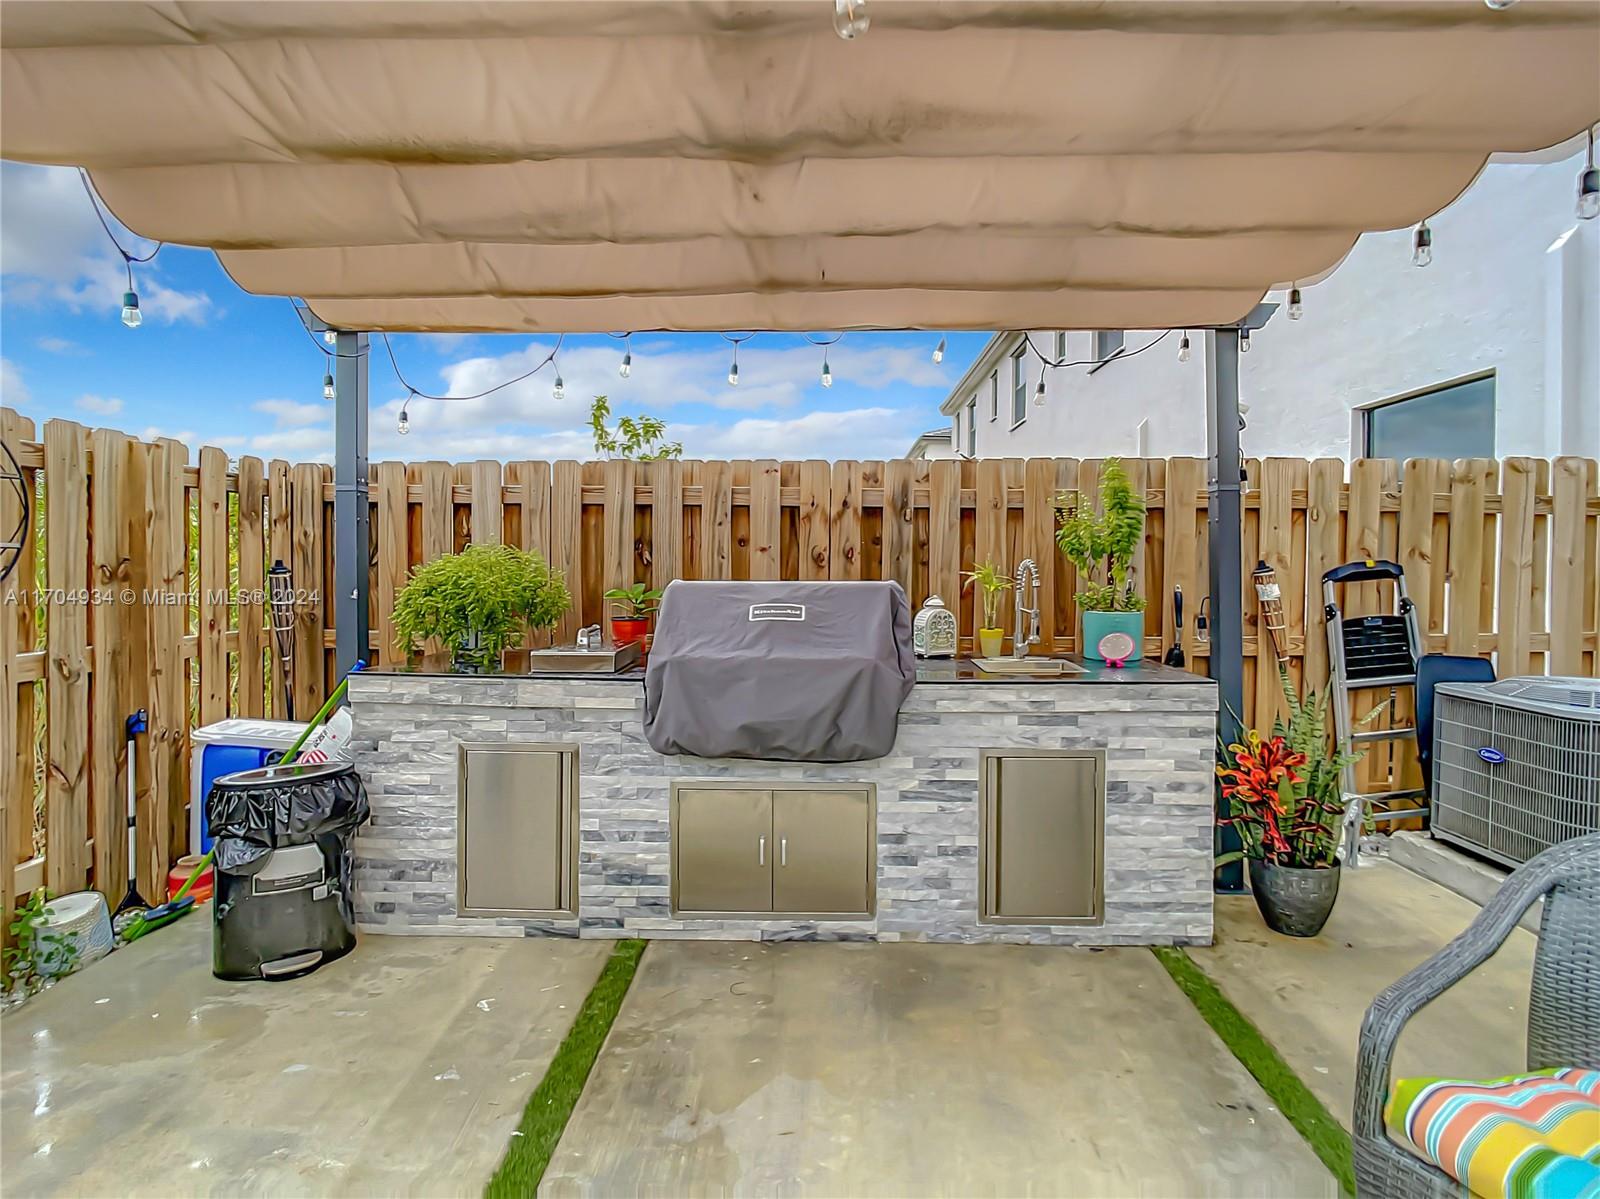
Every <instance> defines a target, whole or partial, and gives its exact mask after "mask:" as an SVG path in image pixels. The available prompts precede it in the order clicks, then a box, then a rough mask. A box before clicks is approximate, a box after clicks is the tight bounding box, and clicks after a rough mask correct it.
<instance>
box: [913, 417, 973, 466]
mask: <svg viewBox="0 0 1600 1199" xmlns="http://www.w3.org/2000/svg"><path fill="white" fill-rule="evenodd" d="M953 436H954V434H953V432H952V431H951V428H950V426H949V425H940V426H939V427H938V428H937V429H929V430H928V431H927V432H926V433H918V434H917V439H916V440H915V441H913V442H912V443H911V448H910V449H909V450H907V451H906V457H907V458H927V459H930V460H932V459H935V458H959V457H960V455H959V454H957V453H956V447H955V444H954V442H953V441H952V438H953Z"/></svg>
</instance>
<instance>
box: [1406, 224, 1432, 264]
mask: <svg viewBox="0 0 1600 1199" xmlns="http://www.w3.org/2000/svg"><path fill="white" fill-rule="evenodd" d="M1432 261H1433V230H1432V229H1430V228H1428V222H1427V221H1423V222H1422V224H1420V225H1418V226H1417V232H1416V234H1415V235H1414V236H1413V237H1412V239H1411V265H1412V266H1427V265H1428V264H1429V263H1430V262H1432Z"/></svg>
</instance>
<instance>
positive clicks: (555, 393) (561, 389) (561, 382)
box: [550, 367, 567, 400]
mask: <svg viewBox="0 0 1600 1199" xmlns="http://www.w3.org/2000/svg"><path fill="white" fill-rule="evenodd" d="M566 396H567V383H566V380H565V379H563V378H562V377H561V368H560V367H557V368H556V385H555V386H554V387H552V388H551V389H550V398H551V399H552V400H563V399H565V398H566Z"/></svg>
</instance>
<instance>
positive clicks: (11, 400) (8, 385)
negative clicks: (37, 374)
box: [0, 358, 32, 408]
mask: <svg viewBox="0 0 1600 1199" xmlns="http://www.w3.org/2000/svg"><path fill="white" fill-rule="evenodd" d="M30 399H32V397H31V396H30V395H29V394H28V385H27V384H26V383H24V382H23V381H22V372H21V371H20V370H18V369H17V364H16V363H14V362H12V361H11V359H9V358H0V400H4V401H5V403H6V405H7V406H8V407H11V408H20V407H21V406H22V405H23V404H26V403H27V402H28V401H29V400H30Z"/></svg>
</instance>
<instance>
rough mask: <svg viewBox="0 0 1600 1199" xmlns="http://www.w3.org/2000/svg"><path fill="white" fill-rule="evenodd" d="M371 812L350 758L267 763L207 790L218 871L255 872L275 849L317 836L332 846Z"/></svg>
mask: <svg viewBox="0 0 1600 1199" xmlns="http://www.w3.org/2000/svg"><path fill="white" fill-rule="evenodd" d="M370 815H371V809H370V808H369V807H368V805H367V790H366V788H365V787H364V786H363V785H362V783H361V776H360V775H359V774H357V773H356V769H355V766H353V765H352V764H351V763H349V762H319V763H316V764H312V765H300V764H297V765H289V766H264V767H262V768H260V769H258V770H241V771H239V772H237V773H235V774H225V775H223V776H222V777H221V778H219V779H217V780H216V781H215V782H214V783H212V785H211V793H210V794H209V795H207V796H206V827H207V828H208V829H210V831H211V836H212V837H213V839H214V841H215V844H214V846H213V848H214V849H215V850H216V858H215V866H216V869H217V871H218V872H219V873H222V874H237V875H251V874H255V873H256V872H258V871H259V870H260V869H261V868H262V866H263V865H265V863H266V860H267V856H268V854H269V853H270V852H271V851H272V850H274V849H282V848H285V847H287V846H290V845H307V844H310V843H311V842H313V841H315V842H317V843H319V844H321V843H324V842H326V843H328V844H329V847H330V848H331V847H332V846H333V845H336V844H338V843H339V842H340V841H342V840H343V839H345V838H348V837H349V836H350V835H352V834H353V833H354V832H355V831H356V829H357V828H358V827H360V826H361V825H362V824H364V823H365V822H366V820H367V818H368V817H369V816H370Z"/></svg>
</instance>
